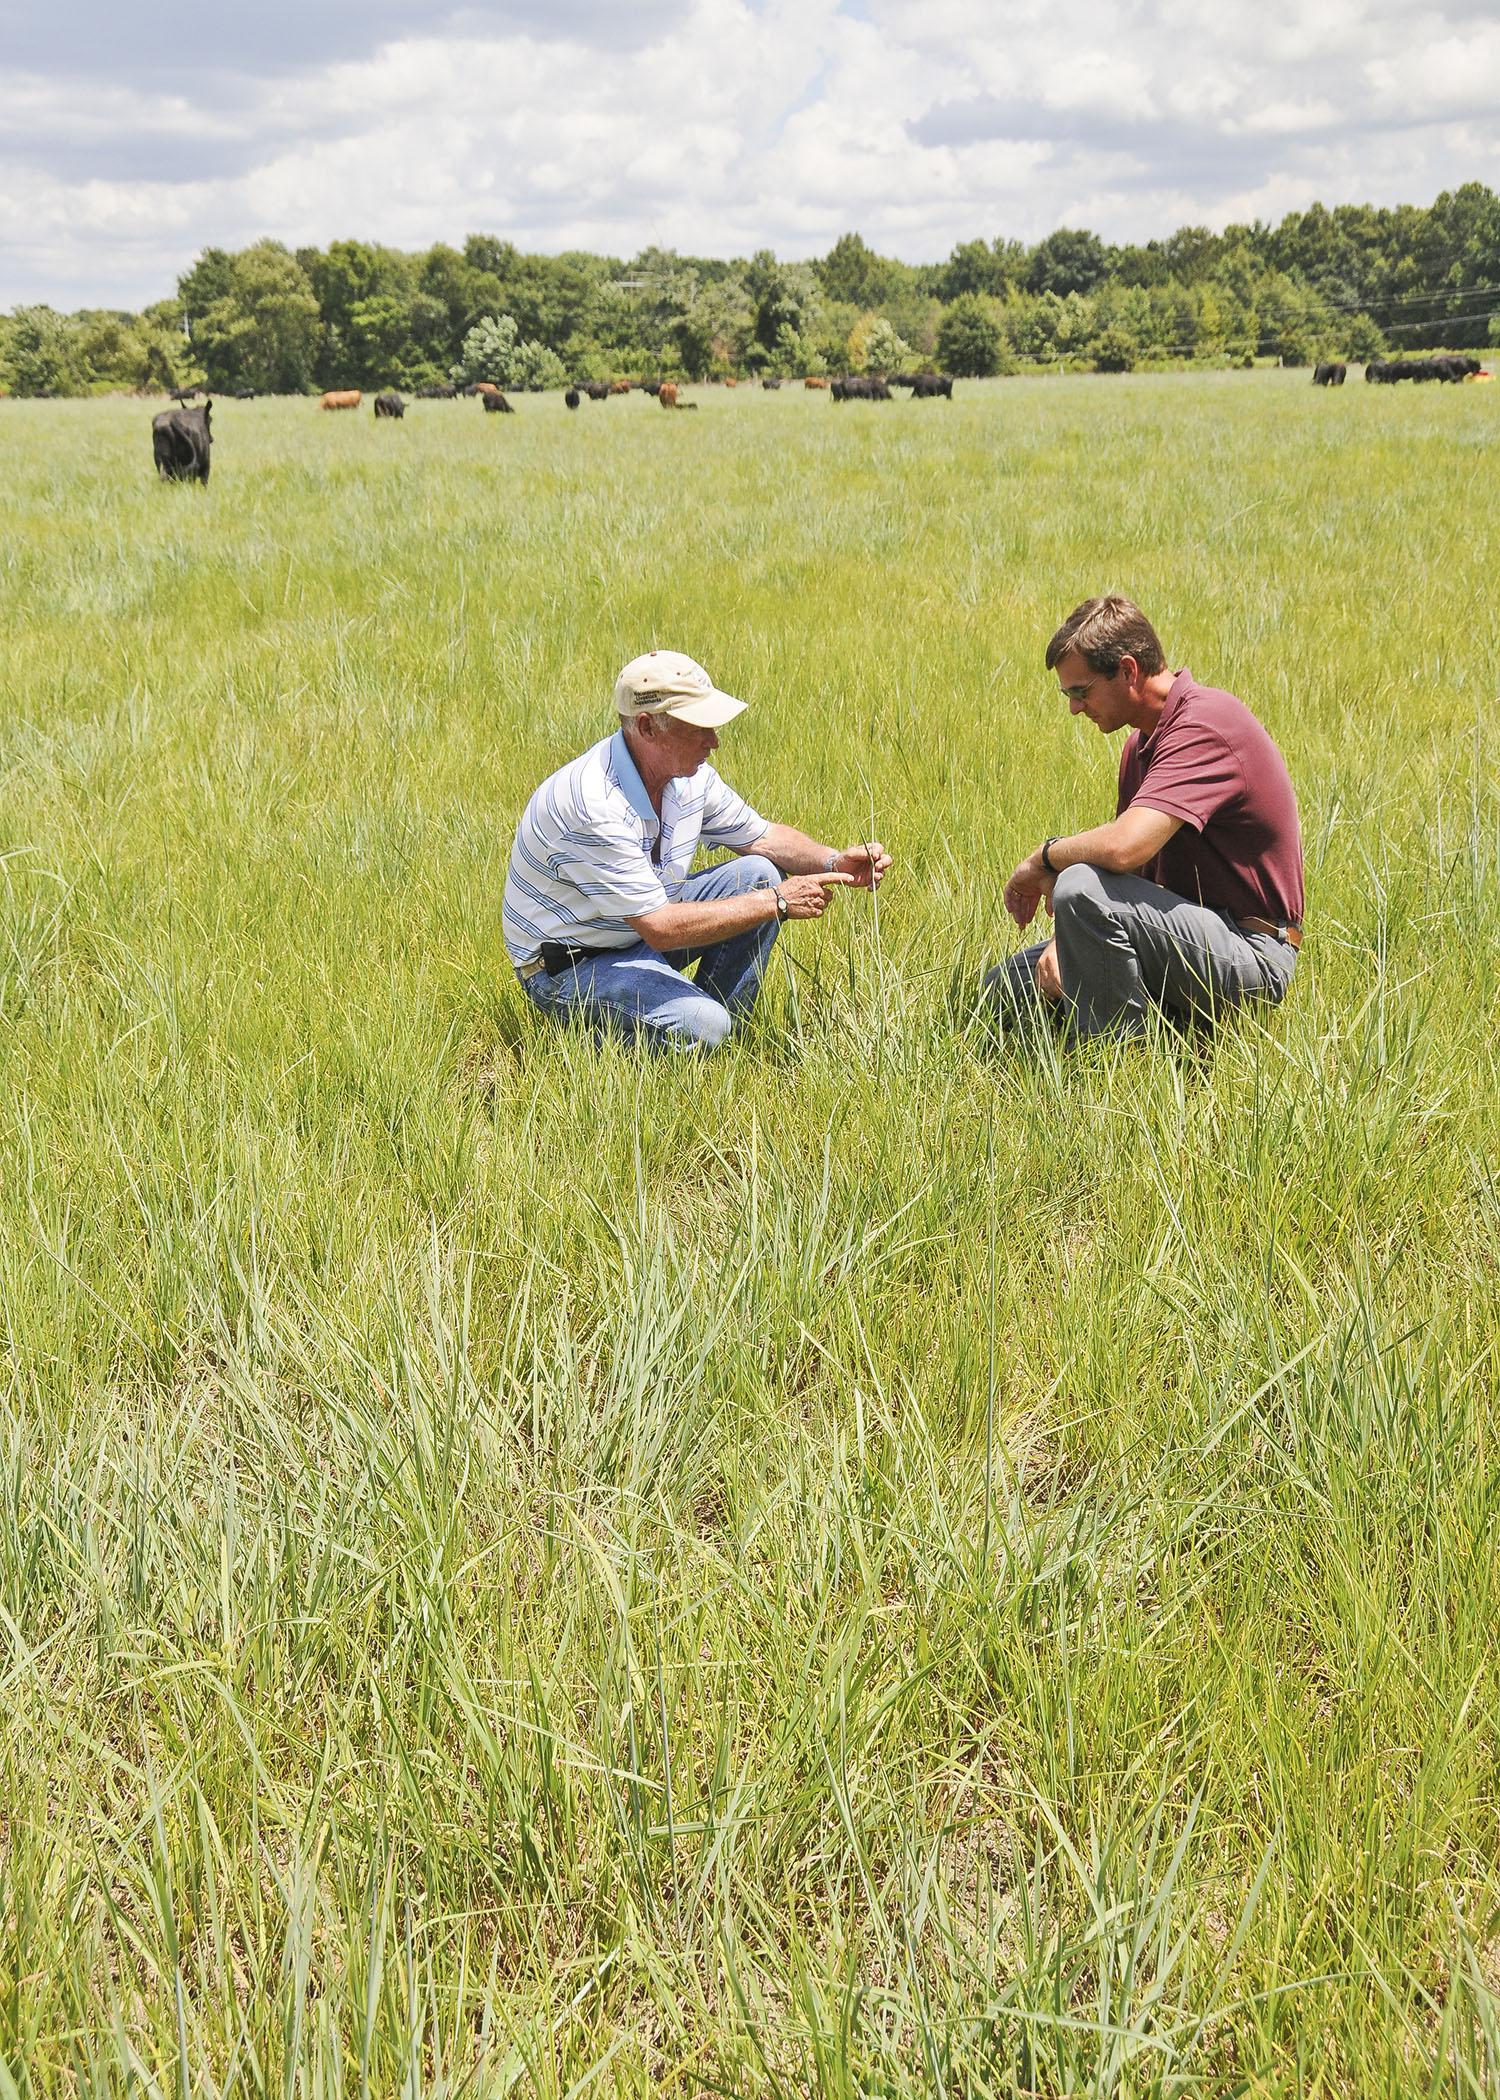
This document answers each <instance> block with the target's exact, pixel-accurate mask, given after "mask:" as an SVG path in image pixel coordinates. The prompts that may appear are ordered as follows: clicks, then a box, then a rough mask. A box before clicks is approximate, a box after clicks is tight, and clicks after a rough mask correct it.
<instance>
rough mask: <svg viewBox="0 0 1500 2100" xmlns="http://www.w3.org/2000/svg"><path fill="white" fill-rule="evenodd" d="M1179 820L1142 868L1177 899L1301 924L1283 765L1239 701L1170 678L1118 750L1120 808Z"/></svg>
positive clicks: (1298, 869) (1188, 675)
mask: <svg viewBox="0 0 1500 2100" xmlns="http://www.w3.org/2000/svg"><path fill="white" fill-rule="evenodd" d="M1133 802H1139V803H1140V804H1141V806H1142V808H1143V809H1155V810H1160V812H1161V814H1162V815H1163V816H1164V817H1178V818H1180V819H1181V826H1182V828H1181V829H1180V830H1179V831H1175V832H1174V833H1173V834H1172V836H1171V838H1169V839H1168V841H1167V843H1166V845H1165V846H1163V847H1162V849H1161V851H1160V853H1158V854H1157V856H1156V858H1155V860H1153V861H1151V862H1149V863H1148V864H1147V866H1146V867H1144V868H1142V869H1141V873H1142V874H1143V875H1144V876H1145V877H1146V879H1147V881H1148V882H1159V883H1160V884H1161V885H1162V887H1163V888H1164V889H1168V890H1175V891H1176V892H1177V894H1178V896H1179V897H1191V898H1192V899H1193V901H1194V902H1195V903H1199V904H1206V905H1208V906H1209V908H1210V909H1211V910H1213V911H1227V912H1228V913H1229V916H1230V917H1231V918H1232V919H1254V918H1260V919H1282V918H1285V919H1295V920H1296V921H1297V922H1298V924H1299V925H1300V923H1301V920H1302V836H1301V833H1300V831H1299V830H1298V826H1297V798H1296V796H1295V795H1294V794H1293V793H1292V783H1291V778H1290V776H1289V774H1288V773H1287V769H1286V761H1285V760H1284V759H1283V758H1282V756H1281V753H1280V752H1279V751H1278V750H1277V748H1276V746H1275V745H1274V744H1273V743H1272V741H1271V739H1270V737H1269V736H1268V735H1267V734H1266V732H1265V730H1264V729H1263V728H1262V727H1261V725H1260V723H1259V722H1257V721H1256V719H1255V717H1254V715H1252V714H1251V712H1250V710H1249V708H1248V707H1246V705H1245V703H1244V701H1243V700H1236V699H1235V697H1234V695H1233V693H1220V692H1216V691H1215V690H1214V688H1213V687H1212V686H1208V685H1199V684H1198V683H1197V681H1196V680H1195V679H1194V677H1193V674H1192V672H1191V671H1179V672H1178V673H1177V676H1176V677H1175V678H1174V679H1173V680H1172V690H1171V692H1170V693H1168V695H1167V704H1166V706H1165V707H1164V708H1163V709H1162V711H1161V714H1160V715H1159V717H1158V718H1157V723H1156V727H1155V728H1154V729H1153V730H1152V732H1151V734H1150V735H1149V736H1144V737H1143V736H1142V734H1141V732H1140V730H1138V729H1133V730H1132V731H1131V733H1130V735H1129V736H1128V737H1127V738H1126V739H1125V749H1124V750H1123V751H1122V752H1121V753H1120V801H1119V807H1120V809H1121V810H1125V809H1128V808H1129V807H1130V805H1131V803H1133Z"/></svg>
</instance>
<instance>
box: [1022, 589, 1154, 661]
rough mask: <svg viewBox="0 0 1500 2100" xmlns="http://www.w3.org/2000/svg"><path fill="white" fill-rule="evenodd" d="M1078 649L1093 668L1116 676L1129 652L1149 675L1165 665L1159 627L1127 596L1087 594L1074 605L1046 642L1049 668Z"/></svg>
mask: <svg viewBox="0 0 1500 2100" xmlns="http://www.w3.org/2000/svg"><path fill="white" fill-rule="evenodd" d="M1072 650H1076V651H1077V652H1078V654H1079V655H1080V656H1081V657H1082V658H1083V660H1084V662H1085V663H1086V664H1087V665H1088V667H1089V669H1090V670H1091V671H1098V672H1099V673H1100V674H1101V676H1102V677H1105V678H1113V677H1114V675H1115V673H1116V671H1118V670H1119V668H1120V665H1121V663H1122V662H1123V661H1124V659H1125V658H1126V657H1127V656H1133V657H1134V658H1135V660H1136V662H1137V663H1138V664H1139V665H1140V667H1141V670H1142V672H1143V673H1144V674H1145V676H1146V677H1147V678H1154V677H1155V675H1156V673H1157V672H1158V671H1160V670H1162V669H1163V668H1164V667H1165V665H1166V661H1167V659H1166V655H1165V653H1164V652H1163V649H1162V646H1161V643H1160V642H1159V641H1158V640H1157V638H1156V629H1155V628H1154V627H1153V626H1152V625H1151V622H1150V621H1149V620H1148V619H1147V618H1146V615H1145V614H1144V613H1143V612H1142V611H1141V609H1140V607H1139V606H1138V605H1132V604H1131V602H1130V600H1129V599H1128V598H1085V599H1084V601H1083V603H1082V605H1075V606H1074V608H1073V610H1072V611H1071V612H1070V613H1069V614H1068V617H1067V618H1066V619H1065V620H1064V621H1063V623H1062V625H1061V627H1059V628H1058V630H1057V632H1056V634H1055V635H1053V637H1052V639H1051V641H1050V642H1049V643H1048V644H1047V669H1048V670H1049V671H1053V670H1056V668H1057V665H1058V663H1059V662H1060V660H1061V659H1062V658H1063V657H1065V656H1066V655H1068V653H1069V652H1070V651H1072Z"/></svg>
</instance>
